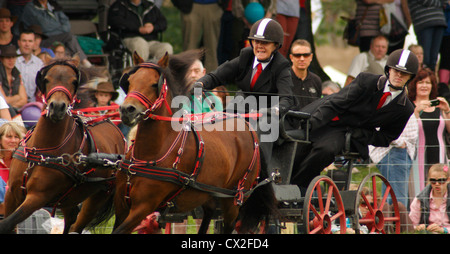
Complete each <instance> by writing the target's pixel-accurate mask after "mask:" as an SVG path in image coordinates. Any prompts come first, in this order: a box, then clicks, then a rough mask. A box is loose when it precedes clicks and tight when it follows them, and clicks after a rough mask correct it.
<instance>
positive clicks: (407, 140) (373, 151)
mask: <svg viewBox="0 0 450 254" xmlns="http://www.w3.org/2000/svg"><path fill="white" fill-rule="evenodd" d="M418 138H419V127H418V125H417V118H416V117H415V116H414V114H412V115H411V117H410V118H409V120H408V122H407V123H406V126H405V128H404V129H403V132H402V133H401V134H400V136H399V137H398V138H397V139H396V140H394V141H392V142H391V144H390V145H389V147H374V146H369V154H370V158H371V159H372V161H373V162H374V163H375V164H378V162H380V161H381V160H382V159H383V158H384V156H386V155H387V154H388V153H389V150H391V148H393V147H401V146H403V145H404V144H406V150H407V152H408V155H409V157H410V158H411V159H412V160H414V159H415V156H416V146H417V139H418Z"/></svg>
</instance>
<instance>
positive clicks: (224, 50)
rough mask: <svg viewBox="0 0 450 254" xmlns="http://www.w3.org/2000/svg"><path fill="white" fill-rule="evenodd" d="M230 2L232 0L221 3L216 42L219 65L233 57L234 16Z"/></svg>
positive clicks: (224, 0)
mask: <svg viewBox="0 0 450 254" xmlns="http://www.w3.org/2000/svg"><path fill="white" fill-rule="evenodd" d="M232 3H233V1H232V0H223V1H222V3H221V7H222V10H223V14H222V17H221V18H220V35H219V41H218V43H217V61H218V64H219V65H221V64H222V63H224V62H226V61H228V60H231V59H233V58H234V57H235V56H234V55H233V49H234V44H235V42H234V41H233V34H234V30H235V29H234V24H235V23H236V17H234V15H233V12H232Z"/></svg>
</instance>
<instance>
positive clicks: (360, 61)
mask: <svg viewBox="0 0 450 254" xmlns="http://www.w3.org/2000/svg"><path fill="white" fill-rule="evenodd" d="M367 53H368V54H366V52H363V53H360V54H359V55H357V56H355V58H353V61H352V63H351V65H350V68H349V69H348V73H347V75H348V76H352V77H355V78H356V77H357V76H358V74H360V73H361V72H364V71H366V70H367V68H369V60H368V57H370V58H372V59H373V60H374V61H375V62H377V63H379V64H380V65H381V67H383V68H384V66H385V65H386V61H387V58H388V56H387V55H386V56H385V57H383V58H382V59H380V60H376V59H375V56H374V55H373V54H372V52H370V50H369V51H368V52H367Z"/></svg>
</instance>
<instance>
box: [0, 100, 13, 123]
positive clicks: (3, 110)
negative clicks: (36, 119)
mask: <svg viewBox="0 0 450 254" xmlns="http://www.w3.org/2000/svg"><path fill="white" fill-rule="evenodd" d="M11 120H12V118H11V114H10V113H9V106H8V103H6V100H5V99H4V98H3V97H2V96H0V126H1V125H2V124H4V123H6V122H9V121H11Z"/></svg>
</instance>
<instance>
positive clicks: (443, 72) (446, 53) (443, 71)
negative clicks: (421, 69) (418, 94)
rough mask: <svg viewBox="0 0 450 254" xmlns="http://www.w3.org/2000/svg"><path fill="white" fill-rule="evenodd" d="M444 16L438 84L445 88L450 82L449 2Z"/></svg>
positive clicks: (445, 7)
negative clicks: (445, 26)
mask: <svg viewBox="0 0 450 254" xmlns="http://www.w3.org/2000/svg"><path fill="white" fill-rule="evenodd" d="M444 14H445V19H446V21H447V29H445V32H444V36H443V37H442V43H441V50H440V53H441V61H440V63H439V72H438V74H439V82H441V83H444V84H445V85H446V86H448V85H449V82H450V47H449V46H448V45H450V2H447V3H446V4H445V5H444Z"/></svg>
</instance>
